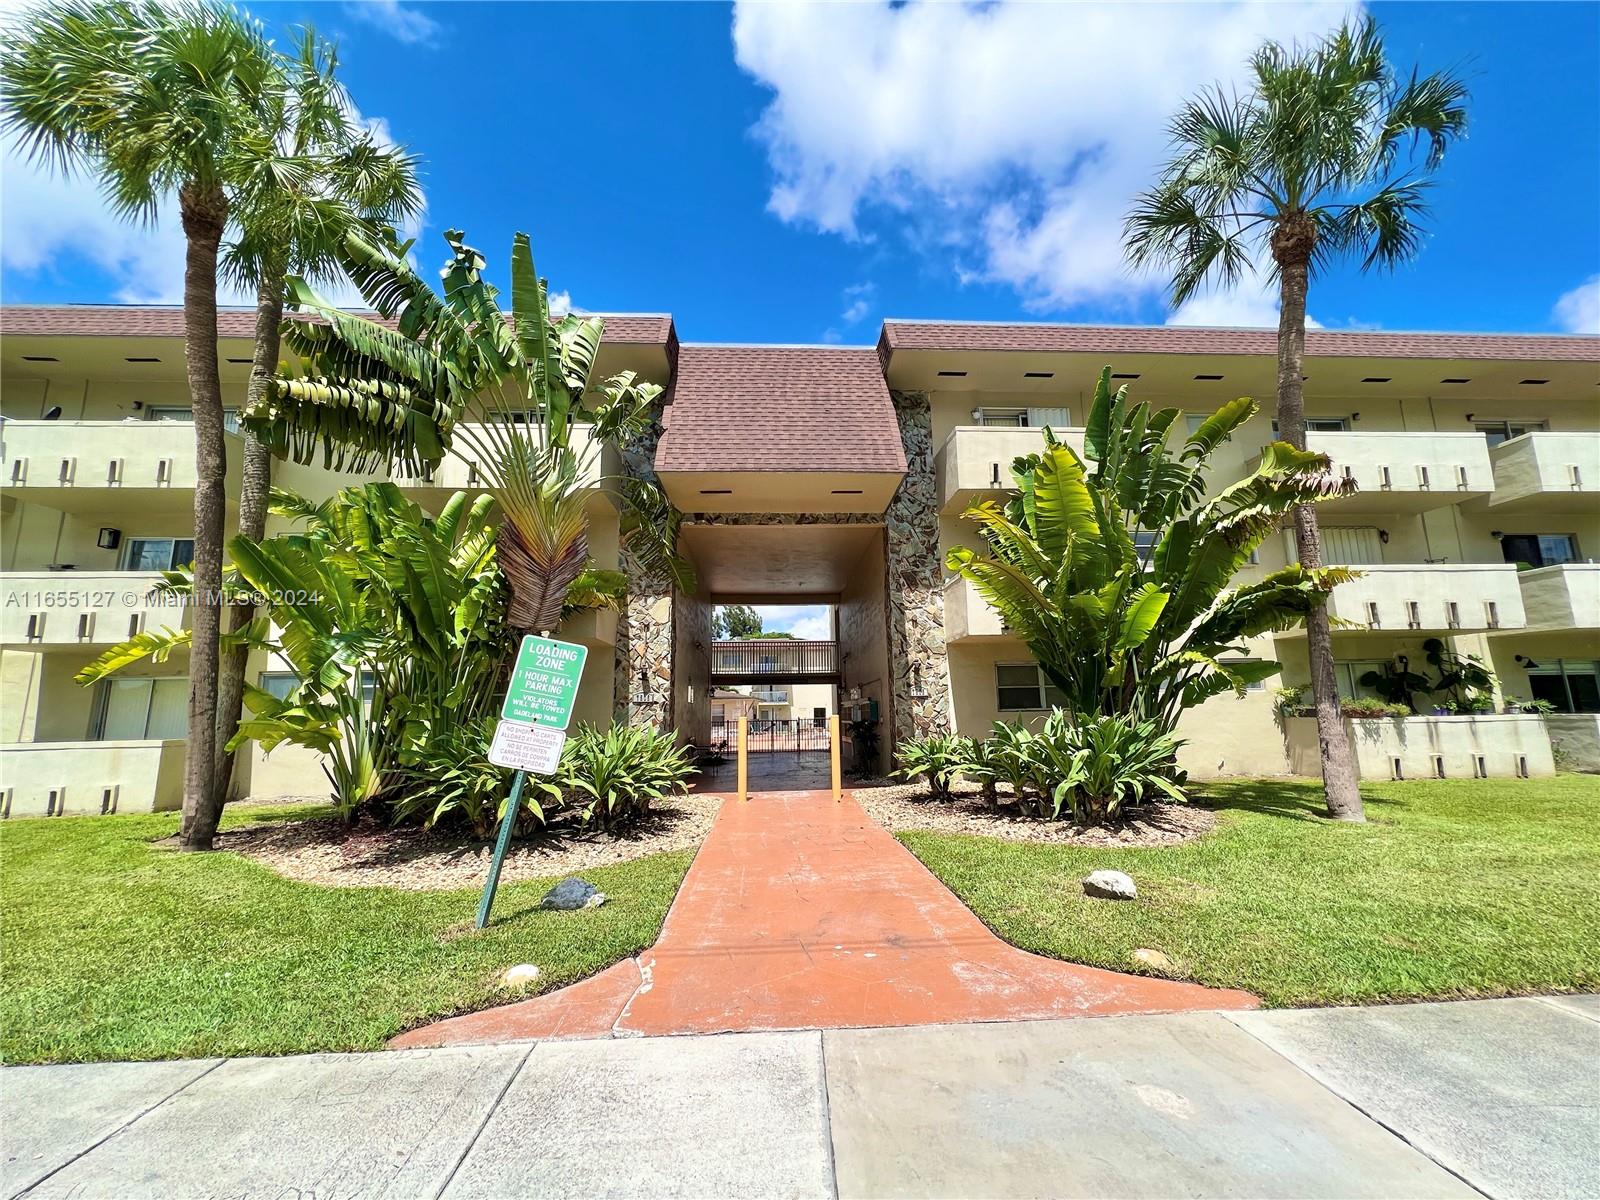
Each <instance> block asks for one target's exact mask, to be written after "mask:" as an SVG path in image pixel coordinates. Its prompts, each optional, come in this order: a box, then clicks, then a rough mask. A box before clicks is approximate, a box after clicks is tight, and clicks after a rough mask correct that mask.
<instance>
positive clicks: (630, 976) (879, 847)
mask: <svg viewBox="0 0 1600 1200" xmlns="http://www.w3.org/2000/svg"><path fill="white" fill-rule="evenodd" d="M1255 1005H1256V999H1255V997H1254V996H1250V995H1247V994H1246V993H1244V992H1238V991H1227V990H1222V989H1217V988H1208V987H1201V986H1199V985H1197V984H1192V983H1180V982H1176V981H1173V980H1167V979H1153V978H1150V977H1149V976H1142V975H1126V974H1122V973H1120V972H1117V971H1103V970H1099V969H1097V968H1095V967H1084V966H1078V965H1076V964H1074V963H1065V962H1060V961H1058V960H1056V959H1052V958H1042V957H1040V956H1039V955H1036V954H1028V953H1026V952H1024V951H1022V950H1018V949H1017V948H1016V947H1014V946H1010V945H1007V944H1006V943H1005V942H1003V941H1001V940H1000V939H999V938H998V937H996V936H995V935H994V933H993V932H992V931H990V929H989V928H988V927H987V926H985V925H984V923H983V922H982V921H980V920H979V919H978V918H977V917H976V916H974V915H973V914H972V911H971V910H970V909H968V908H967V906H966V905H964V904H962V903H961V901H960V900H958V899H957V898H956V896H955V894H954V893H953V892H951V891H950V889H949V888H947V887H945V886H944V884H942V883H940V882H939V881H938V880H937V879H936V878H934V876H933V875H932V873H931V872H929V871H928V869H927V868H926V867H924V866H923V865H922V864H921V863H920V862H918V861H917V859H916V856H915V855H913V854H912V853H911V851H909V850H907V849H906V848H905V847H904V846H902V845H901V844H900V843H899V842H898V841H896V840H895V838H894V835H892V834H891V833H889V831H888V830H886V829H884V828H883V826H881V825H879V824H878V823H877V822H876V821H874V820H873V819H872V818H871V817H869V816H867V814H866V812H865V811H863V810H862V808H861V806H860V805H859V804H857V803H856V802H855V800H853V799H851V798H849V797H846V798H845V799H843V800H839V801H835V800H834V799H833V797H832V795H831V794H830V793H828V792H769V793H760V794H757V795H755V796H753V797H752V798H751V800H750V801H749V802H748V803H746V804H740V803H738V802H737V801H729V802H728V803H726V804H724V805H723V806H722V808H721V809H720V810H719V811H718V813H717V819H716V821H715V822H714V823H713V824H712V826H711V833H710V835H709V836H708V837H707V838H706V841H705V845H703V846H701V847H700V852H699V853H698V854H697V855H695V860H694V865H693V866H691V867H690V868H689V874H688V875H687V876H686V877H685V878H684V881H683V886H682V887H681V888H680V889H679V890H678V895H677V898H676V899H674V900H673V902H672V908H671V910H670V911H669V912H668V913H667V918H666V921H665V922H664V923H663V925H662V928H661V936H660V937H659V938H658V939H657V940H656V944H655V945H654V946H652V947H651V948H650V949H649V950H646V951H645V952H644V953H643V954H641V955H639V957H638V958H637V959H632V960H628V961H624V962H621V963H618V964H617V965H616V966H614V967H612V968H610V969H609V970H607V971H603V972H601V973H600V974H599V975H596V976H593V977H591V978H589V979H586V980H582V981H581V982H579V983H576V984H573V985H572V986H571V987H567V988H562V989H561V990H559V991H555V992H549V993H546V994H545V995H542V996H537V997H535V998H533V999H531V1000H523V1001H520V1002H518V1003H515V1004H507V1005H502V1006H500V1007H498V1008H490V1009H485V1010H483V1011H482V1012H476V1013H469V1014H468V1015H466V1016H462V1017H454V1018H451V1019H449V1020H445V1021H438V1022H435V1023H434V1024H432V1025H425V1026H422V1027H421V1028H419V1029H413V1030H411V1031H409V1032H407V1033H404V1034H402V1035H400V1036H399V1037H397V1038H396V1039H395V1040H394V1046H395V1048H397V1049H411V1048H416V1047H424V1046H452V1045H453V1046H462V1045H480V1044H492V1043H496V1042H509V1041H531V1040H534V1039H540V1038H551V1037H601V1036H605V1035H608V1034H618V1035H629V1034H643V1035H647V1036H648V1035H662V1034H692V1033H730V1032H733V1033H750V1032H757V1031H772V1030H783V1029H849V1028H877V1027H882V1026H894V1025H940V1024H951V1023H956V1022H963V1021H1021V1020H1047V1019H1050V1018H1054V1017H1080V1016H1106V1015H1114V1014H1125V1013H1157V1012H1185V1011H1188V1010H1191V1009H1219V1008H1254V1007H1255Z"/></svg>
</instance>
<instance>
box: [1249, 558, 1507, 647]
mask: <svg viewBox="0 0 1600 1200" xmlns="http://www.w3.org/2000/svg"><path fill="white" fill-rule="evenodd" d="M1353 569H1354V570H1357V571H1360V572H1361V576H1360V578H1358V579H1353V580H1351V581H1350V582H1349V583H1341V584H1340V585H1339V586H1338V587H1336V588H1334V590H1333V594H1332V595H1331V596H1329V598H1328V614H1329V615H1330V616H1332V617H1334V618H1336V619H1337V620H1339V621H1341V622H1344V623H1345V624H1344V626H1343V630H1344V632H1352V631H1359V630H1371V631H1373V632H1378V633H1390V634H1393V633H1399V634H1406V633H1426V634H1439V635H1446V634H1450V633H1455V632H1474V631H1476V632H1483V631H1486V630H1493V629H1521V628H1523V627H1524V626H1525V625H1526V624H1527V619H1526V617H1525V615H1524V612H1523V607H1522V589H1521V587H1520V586H1519V585H1518V582H1517V569H1516V568H1515V567H1513V566H1511V565H1509V564H1501V563H1427V564H1421V563H1419V564H1410V563H1405V564H1389V563H1384V564H1381V565H1363V566H1358V567H1355V568H1353ZM1336 632H1338V630H1336ZM1304 633H1305V630H1304V627H1301V628H1297V629H1292V630H1289V631H1288V632H1287V633H1286V634H1280V635H1279V636H1287V637H1299V636H1304Z"/></svg>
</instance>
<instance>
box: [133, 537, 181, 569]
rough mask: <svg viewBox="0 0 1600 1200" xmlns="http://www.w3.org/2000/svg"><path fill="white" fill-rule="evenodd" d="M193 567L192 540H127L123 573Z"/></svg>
mask: <svg viewBox="0 0 1600 1200" xmlns="http://www.w3.org/2000/svg"><path fill="white" fill-rule="evenodd" d="M193 565H194V539H193V538H169V537H157V538H142V537H136V538H129V539H128V549H127V551H126V553H125V555H124V557H123V565H122V569H123V570H124V571H175V570H177V569H178V568H179V567H191V566H193Z"/></svg>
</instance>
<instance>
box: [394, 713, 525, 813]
mask: <svg viewBox="0 0 1600 1200" xmlns="http://www.w3.org/2000/svg"><path fill="white" fill-rule="evenodd" d="M495 724H496V722H495V718H494V717H493V716H486V717H481V718H479V719H478V720H476V721H469V722H467V723H466V724H464V725H443V726H439V727H436V728H435V729H433V730H431V731H430V734H429V737H428V739H427V741H426V742H425V743H423V744H422V745H421V746H420V747H418V748H417V749H416V750H415V751H413V753H412V754H411V755H410V756H408V757H409V763H408V765H407V766H406V767H404V768H402V770H401V772H400V774H401V776H402V778H403V779H404V781H405V784H406V785H407V786H406V790H404V791H403V792H401V793H400V794H398V795H397V796H395V797H394V802H393V809H392V816H393V820H394V823H395V824H396V825H399V824H403V823H405V822H408V821H415V820H418V819H419V818H420V819H421V821H422V824H423V825H424V826H425V827H427V826H433V825H437V824H439V823H440V822H441V821H451V820H458V819H459V820H464V821H466V823H467V824H468V825H470V826H471V827H472V832H473V833H474V834H476V835H477V836H478V837H488V836H489V835H490V834H492V833H493V832H494V827H495V822H496V821H498V820H499V817H500V806H501V804H502V803H503V802H504V801H505V799H506V798H507V797H508V796H509V795H510V794H511V771H509V770H508V769H506V768H505V767H497V766H495V765H494V764H493V763H491V762H490V761H489V743H490V742H491V741H492V740H493V739H494V728H495ZM522 790H523V795H524V796H527V795H528V794H529V791H528V788H527V787H526V786H524V788H523V789H522ZM534 814H535V816H537V817H539V818H540V819H542V814H541V813H539V812H538V810H537V806H535V807H534Z"/></svg>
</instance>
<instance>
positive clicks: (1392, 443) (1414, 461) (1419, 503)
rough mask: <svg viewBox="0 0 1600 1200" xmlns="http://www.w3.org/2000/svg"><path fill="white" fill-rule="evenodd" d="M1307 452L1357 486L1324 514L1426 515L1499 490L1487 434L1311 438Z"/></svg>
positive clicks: (1329, 505) (1316, 435)
mask: <svg viewBox="0 0 1600 1200" xmlns="http://www.w3.org/2000/svg"><path fill="white" fill-rule="evenodd" d="M1306 448H1307V449H1308V450H1314V451H1317V452H1318V453H1320V454H1326V455H1327V456H1328V457H1329V458H1331V459H1332V460H1333V469H1334V472H1335V473H1336V474H1340V475H1343V476H1345V477H1346V478H1349V479H1353V480H1355V483H1356V491H1355V492H1354V493H1353V494H1352V495H1349V496H1345V497H1343V498H1341V499H1338V500H1330V501H1328V502H1327V503H1325V504H1321V505H1318V506H1317V511H1318V512H1327V513H1343V514H1349V515H1351V516H1354V515H1356V514H1363V513H1364V514H1380V513H1381V514H1393V513H1417V512H1425V511H1427V510H1428V509H1433V508H1448V507H1449V506H1450V505H1452V504H1460V503H1461V502H1462V501H1464V500H1473V499H1477V498H1479V497H1481V496H1487V495H1489V494H1490V493H1491V492H1492V491H1494V488H1495V479H1494V473H1493V471H1492V470H1491V469H1490V466H1489V443H1488V441H1487V439H1485V437H1484V436H1483V434H1481V433H1348V432H1326V433H1308V434H1306ZM1251 465H1252V467H1253V466H1254V463H1252V464H1251Z"/></svg>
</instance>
